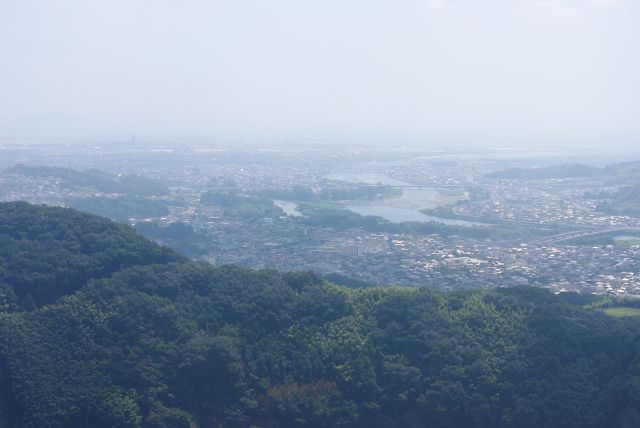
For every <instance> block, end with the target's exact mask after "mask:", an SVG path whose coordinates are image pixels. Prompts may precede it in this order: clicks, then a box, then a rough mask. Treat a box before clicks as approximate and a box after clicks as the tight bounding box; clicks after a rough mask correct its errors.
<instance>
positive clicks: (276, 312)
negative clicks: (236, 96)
mask: <svg viewBox="0 0 640 428" xmlns="http://www.w3.org/2000/svg"><path fill="white" fill-rule="evenodd" d="M0 239H2V243H3V245H2V247H0V248H2V251H3V253H2V257H0V272H2V276H1V277H0V278H1V279H0V282H2V283H3V288H2V290H3V291H4V292H5V294H6V295H7V296H8V295H10V294H11V293H13V294H14V295H15V296H17V297H16V298H17V302H18V303H12V304H6V305H4V306H2V308H0V310H2V313H1V314H0V396H1V397H2V398H1V399H0V427H98V428H100V427H154V428H155V427H185V428H186V427H191V428H193V427H201V428H209V427H212V428H213V427H251V426H255V427H274V428H275V427H380V428H382V427H385V428H386V427H451V428H453V427H519V428H520V427H626V426H638V421H640V413H639V411H638V410H639V406H640V361H639V360H638V355H639V354H638V343H640V342H639V339H640V325H639V324H638V322H637V321H638V320H637V319H635V318H633V317H622V318H616V317H610V316H607V315H606V314H604V313H601V312H599V311H596V310H587V309H583V308H582V306H581V304H583V303H584V302H583V299H579V298H573V299H567V298H562V297H558V296H554V295H552V294H550V293H547V292H546V291H544V290H538V289H529V288H513V289H496V290H493V291H476V292H474V291H465V292H455V293H438V292H434V291H430V290H427V289H417V288H399V287H387V288H377V287H373V288H361V289H349V288H344V287H340V286H335V285H331V284H328V283H326V282H324V281H323V280H322V279H320V278H319V277H317V276H315V275H313V274H309V273H279V272H275V271H251V270H246V269H240V268H235V267H229V266H228V267H217V268H214V267H212V266H210V265H207V264H202V263H194V262H188V261H185V260H184V259H182V258H181V257H179V256H177V255H175V253H173V252H172V251H169V250H167V249H164V248H161V247H158V246H157V245H155V244H152V243H150V242H148V241H146V240H144V239H142V238H140V237H138V236H137V235H135V234H134V232H133V231H132V230H131V229H129V228H126V227H124V226H119V225H115V224H113V223H111V222H109V221H106V220H103V219H100V218H98V217H95V216H91V215H84V214H81V213H79V212H77V211H74V210H65V209H59V208H46V207H34V206H30V205H28V204H19V203H18V204H0ZM7 243H8V244H10V245H11V246H13V247H11V248H13V250H6V251H5V244H7ZM45 253H46V254H47V256H45V255H43V254H45ZM11 254H20V257H15V258H12V257H10V255H11ZM30 273H31V274H30ZM34 290H45V291H46V292H36V294H35V295H34ZM28 294H30V295H31V296H32V300H33V301H34V302H35V305H34V306H29V305H26V304H25V303H24V300H25V299H26V297H24V296H26V295H28ZM36 296H37V297H36ZM21 299H22V300H21ZM27 306H29V307H27Z"/></svg>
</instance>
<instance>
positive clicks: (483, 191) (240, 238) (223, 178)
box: [0, 144, 640, 296]
mask: <svg viewBox="0 0 640 428" xmlns="http://www.w3.org/2000/svg"><path fill="white" fill-rule="evenodd" d="M1 150H2V154H3V156H2V159H1V161H0V162H1V163H0V167H1V168H2V173H1V174H0V198H1V200H3V201H12V200H25V201H28V202H31V203H36V204H49V205H60V206H72V207H76V208H79V209H81V210H86V211H90V212H95V213H97V214H103V215H105V216H108V217H111V218H112V219H114V220H117V221H120V222H123V223H128V224H131V225H134V226H135V227H136V228H137V229H138V231H139V232H140V233H142V234H144V235H145V236H148V237H149V238H151V239H154V240H156V241H157V242H160V243H163V244H166V245H168V246H172V247H174V248H177V249H178V250H180V251H182V252H183V253H185V254H187V255H188V256H190V257H192V258H195V259H200V260H205V261H208V262H211V263H212V264H215V265H224V264H234V265H239V266H244V267H251V268H258V269H263V268H269V269H278V270H282V271H307V270H311V271H315V272H318V273H320V274H323V275H325V276H326V277H327V278H329V279H330V280H332V281H335V282H338V283H341V282H345V281H346V283H354V284H358V286H370V285H393V284H395V285H411V286H420V287H430V288H435V289H442V290H453V289H458V288H491V287H508V286H513V285H533V286H536V287H543V288H547V289H549V290H551V291H552V292H554V293H562V292H568V291H574V292H579V293H589V294H597V295H611V296H640V258H639V255H640V217H639V216H638V214H640V212H639V213H637V214H636V215H633V214H634V211H633V209H634V208H633V207H631V208H628V207H627V208H625V209H626V211H625V210H617V211H616V209H615V208H616V206H617V205H615V204H616V198H617V197H618V196H617V195H619V194H620V193H621V192H625V191H628V190H627V189H629V188H633V187H634V186H633V185H634V184H636V183H638V182H640V181H634V180H636V179H637V177H639V176H640V162H629V157H628V156H623V155H610V156H608V157H607V156H602V155H601V154H594V153H590V152H585V151H575V152H568V153H567V152H553V151H548V152H531V151H527V150H524V149H521V150H516V149H513V150H510V151H507V152H505V151H504V150H502V151H499V150H491V149H486V150H475V152H471V153H469V152H464V153H462V152H456V151H453V150H449V151H436V150H432V151H425V150H419V149H415V148H407V147H399V148H397V149H394V150H389V149H354V148H351V149H348V150H345V149H336V150H321V149H318V148H317V147H308V146H305V145H303V144H301V145H300V146H298V147H296V146H293V147H291V146H289V147H286V148H285V147H282V148H279V147H277V146H273V145H271V146H270V147H269V148H265V147H260V145H258V144H256V145H254V146H253V147H249V148H247V149H244V150H238V149H233V148H231V149H230V148H225V147H224V146H221V145H220V146H215V145H214V146H212V147H208V148H193V147H177V148H171V147H168V148H167V147H162V146H159V147H158V146H153V145H143V144H139V145H137V146H134V147H130V146H129V145H127V144H122V145H120V146H117V145H116V146H111V147H110V148H109V149H108V150H107V149H102V148H100V147H97V146H82V147H81V149H79V150H78V149H77V147H76V148H73V149H71V148H69V147H68V146H64V145H60V146H56V147H51V146H47V148H46V150H45V149H44V148H43V147H40V146H38V145H37V144H31V145H19V144H15V145H6V146H5V147H3V148H2V149H1ZM623 160H624V161H625V162H622V161H623ZM582 163H585V164H589V166H588V168H587V167H585V168H582V169H581V168H576V167H575V165H576V164H582ZM39 165H48V166H49V167H39ZM52 165H55V166H56V168H57V169H56V168H51V166H52ZM556 165H561V166H562V165H569V167H567V168H565V169H564V172H563V173H562V174H558V171H556V169H557V168H556V167H555V166H556ZM593 165H595V166H593ZM567 169H569V170H572V169H573V170H576V171H574V172H573V173H569V174H567V173H566V171H567ZM523 171H525V173H523ZM531 171H533V172H534V173H535V174H533V176H534V177H533V178H531V177H529V178H522V177H519V178H510V177H509V174H511V175H516V176H517V175H518V174H520V176H522V175H523V174H524V175H526V174H529V175H531V174H530V172H531ZM536 175H537V176H536ZM562 175H569V176H567V177H563V176H562ZM133 176H136V177H142V178H139V179H138V181H136V180H134V179H132V178H131V177H133ZM496 176H497V177H496ZM143 178H144V179H145V180H147V181H144V180H143ZM96 183H98V184H96ZM105 183H106V184H105ZM113 183H116V184H113ZM131 183H134V184H135V186H134V185H132V184H131ZM109 186H111V187H109ZM627 202H628V203H631V202H632V201H627ZM636 202H638V201H636ZM371 216H376V217H375V219H374V217H371ZM172 225H173V226H172ZM177 225H180V226H183V227H177Z"/></svg>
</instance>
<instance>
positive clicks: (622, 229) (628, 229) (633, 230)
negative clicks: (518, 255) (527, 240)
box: [534, 226, 640, 245]
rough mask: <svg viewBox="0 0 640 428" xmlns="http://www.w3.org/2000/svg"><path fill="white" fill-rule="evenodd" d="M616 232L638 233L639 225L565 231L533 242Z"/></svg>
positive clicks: (542, 242)
mask: <svg viewBox="0 0 640 428" xmlns="http://www.w3.org/2000/svg"><path fill="white" fill-rule="evenodd" d="M617 233H636V234H640V227H629V226H627V227H609V228H604V229H598V230H576V231H572V232H565V233H561V234H559V235H553V236H548V237H546V238H543V239H540V240H537V241H535V242H534V243H535V244H543V245H544V244H559V243H562V242H567V241H572V240H574V239H581V238H590V237H592V236H601V235H612V234H617Z"/></svg>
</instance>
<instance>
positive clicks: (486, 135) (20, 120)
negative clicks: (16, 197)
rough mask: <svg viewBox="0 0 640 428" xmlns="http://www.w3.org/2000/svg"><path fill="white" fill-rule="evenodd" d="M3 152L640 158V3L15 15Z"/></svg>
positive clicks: (2, 21) (338, 5)
mask: <svg viewBox="0 0 640 428" xmlns="http://www.w3.org/2000/svg"><path fill="white" fill-rule="evenodd" d="M0 55H1V56H0V58H1V61H2V62H1V67H0V141H2V140H10V139H50V140H56V139H71V140H73V139H75V140H81V139H94V140H100V139H122V140H124V139H127V138H128V136H129V135H130V134H132V133H135V134H136V135H137V136H138V138H139V139H141V140H142V139H145V140H151V139H166V140H181V139H184V140H190V139H195V138H199V137H202V138H205V139H206V138H210V139H216V138H218V139H224V138H254V137H260V138H262V137H271V138H273V137H283V138H293V137H312V138H339V139H357V140H361V141H365V140H369V139H371V140H377V141H387V140H388V141H411V142H416V143H421V144H422V143H423V144H430V143H450V144H453V143H460V144H473V143H475V144H482V145H492V144H495V145H507V146H509V145H514V146H518V145H522V144H534V143H544V144H559V143H563V142H567V143H569V144H581V143H583V142H584V144H593V143H602V144H628V145H633V144H637V145H639V146H640V0H626V1H625V0H486V1H483V0H385V1H382V0H364V1H361V0H317V1H315V0H225V1H222V0H200V1H198V0H173V1H166V0H103V1H100V0H41V1H32V0H0Z"/></svg>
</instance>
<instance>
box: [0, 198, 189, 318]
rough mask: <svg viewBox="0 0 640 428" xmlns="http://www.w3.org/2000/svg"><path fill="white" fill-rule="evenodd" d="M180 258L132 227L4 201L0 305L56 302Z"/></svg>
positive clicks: (0, 220) (23, 306)
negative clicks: (135, 269) (91, 283)
mask: <svg viewBox="0 0 640 428" xmlns="http://www.w3.org/2000/svg"><path fill="white" fill-rule="evenodd" d="M180 260H182V257H181V256H179V255H177V254H176V253H175V252H173V251H171V250H169V249H168V248H165V247H160V246H159V245H156V244H155V243H152V242H150V241H148V240H146V239H144V238H142V237H140V236H138V235H137V234H136V233H135V232H134V230H133V229H132V228H130V227H127V226H123V225H119V224H116V223H113V222H111V221H109V220H107V219H105V218H102V217H98V216H95V215H89V214H85V213H81V212H79V211H76V210H73V209H65V208H59V207H45V206H35V205H30V204H27V203H25V202H9V203H0V305H3V306H6V307H9V308H21V309H31V308H33V307H35V306H42V305H45V304H48V303H53V302H54V301H55V300H56V299H58V298H59V297H61V296H63V295H66V294H70V293H72V292H74V291H76V290H77V289H79V288H80V287H82V286H83V285H84V284H85V283H86V282H87V281H88V280H90V279H96V278H103V277H108V276H110V275H111V274H113V273H115V272H116V271H118V270H120V269H123V268H127V267H131V266H137V265H147V264H153V263H167V262H170V261H180Z"/></svg>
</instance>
